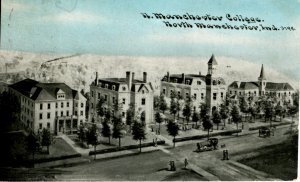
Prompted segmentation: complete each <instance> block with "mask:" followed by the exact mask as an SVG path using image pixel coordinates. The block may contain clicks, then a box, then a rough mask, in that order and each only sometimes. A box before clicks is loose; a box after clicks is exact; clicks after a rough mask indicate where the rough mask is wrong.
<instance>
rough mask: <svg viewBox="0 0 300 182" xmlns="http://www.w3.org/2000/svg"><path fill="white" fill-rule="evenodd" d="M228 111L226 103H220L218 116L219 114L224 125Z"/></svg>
mask: <svg viewBox="0 0 300 182" xmlns="http://www.w3.org/2000/svg"><path fill="white" fill-rule="evenodd" d="M228 112H229V109H228V107H227V106H226V104H221V106H220V116H221V119H223V121H224V126H226V119H227V118H228Z"/></svg>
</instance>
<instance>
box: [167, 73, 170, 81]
mask: <svg viewBox="0 0 300 182" xmlns="http://www.w3.org/2000/svg"><path fill="white" fill-rule="evenodd" d="M167 82H170V74H169V72H167Z"/></svg>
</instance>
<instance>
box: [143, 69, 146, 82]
mask: <svg viewBox="0 0 300 182" xmlns="http://www.w3.org/2000/svg"><path fill="white" fill-rule="evenodd" d="M143 82H145V83H147V72H143Z"/></svg>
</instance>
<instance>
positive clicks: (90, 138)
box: [87, 124, 99, 160]
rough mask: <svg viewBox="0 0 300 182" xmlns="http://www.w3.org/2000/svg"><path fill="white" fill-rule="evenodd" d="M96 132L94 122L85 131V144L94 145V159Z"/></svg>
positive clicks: (96, 143) (96, 142) (96, 140)
mask: <svg viewBox="0 0 300 182" xmlns="http://www.w3.org/2000/svg"><path fill="white" fill-rule="evenodd" d="M98 135H99V134H98V132H97V126H96V124H93V125H92V126H91V127H90V128H89V130H88V132H87V144H88V145H92V146H93V147H94V154H95V155H94V159H95V160H96V147H97V145H98Z"/></svg>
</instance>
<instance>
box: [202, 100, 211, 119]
mask: <svg viewBox="0 0 300 182" xmlns="http://www.w3.org/2000/svg"><path fill="white" fill-rule="evenodd" d="M208 113H209V108H208V106H207V105H206V104H205V103H202V104H201V105H200V118H201V119H202V120H203V119H204V118H205V117H206V116H207V115H208Z"/></svg>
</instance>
